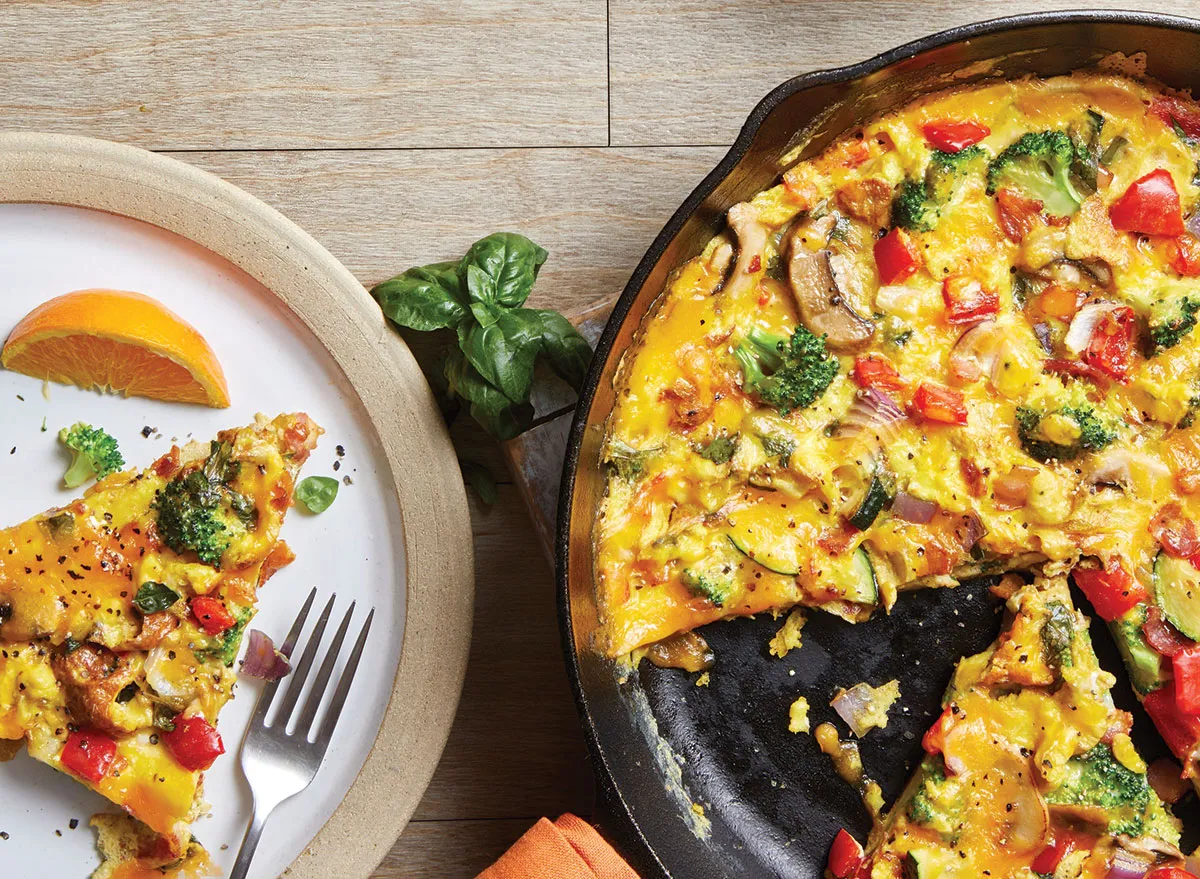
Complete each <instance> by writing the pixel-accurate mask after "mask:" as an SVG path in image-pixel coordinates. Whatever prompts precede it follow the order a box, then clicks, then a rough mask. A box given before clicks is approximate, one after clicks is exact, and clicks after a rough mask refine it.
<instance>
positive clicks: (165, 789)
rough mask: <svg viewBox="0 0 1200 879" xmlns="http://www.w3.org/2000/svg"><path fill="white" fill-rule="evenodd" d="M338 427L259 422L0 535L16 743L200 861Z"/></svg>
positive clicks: (2, 610)
mask: <svg viewBox="0 0 1200 879" xmlns="http://www.w3.org/2000/svg"><path fill="white" fill-rule="evenodd" d="M320 434H321V429H320V428H319V427H318V426H317V425H316V424H315V423H314V422H313V421H312V419H310V418H309V417H308V416H307V415H304V414H296V415H280V416H278V417H276V418H275V419H273V420H269V419H267V418H265V417H264V416H261V415H260V416H258V418H257V419H256V421H255V423H254V424H252V425H250V426H248V427H242V428H237V429H234V430H227V431H222V432H221V433H220V434H218V436H217V438H216V440H214V441H213V442H212V443H211V444H200V443H194V444H192V445H190V446H189V447H187V448H185V449H183V450H180V449H179V448H172V449H171V451H170V452H168V453H167V454H166V455H164V456H163V457H162V458H160V459H159V460H158V461H156V462H155V463H154V464H153V465H151V466H150V467H149V468H148V469H147V470H145V471H143V472H140V473H139V472H136V471H128V472H125V473H118V474H113V475H112V476H109V477H107V478H106V479H104V480H102V481H101V482H99V483H97V484H96V485H95V486H93V487H92V488H91V489H89V490H88V491H87V492H85V493H84V495H83V497H82V498H80V499H79V500H76V501H74V502H73V503H71V504H68V505H67V506H65V507H61V508H59V509H53V510H49V511H47V512H45V513H42V514H40V515H38V516H35V517H33V518H32V519H30V520H28V521H26V522H24V523H22V524H20V525H16V526H14V527H12V528H8V529H6V530H4V531H0V620H2V621H0V738H2V739H10V740H14V739H24V741H25V744H26V748H27V750H28V752H29V754H30V755H31V756H33V757H35V758H37V759H38V760H41V761H42V762H44V763H47V764H49V765H50V766H53V767H55V768H56V769H60V770H62V771H64V772H67V773H68V774H70V775H72V776H73V777H75V778H76V779H77V780H79V781H80V782H81V783H83V784H86V785H87V786H88V787H90V788H92V789H93V790H95V791H97V792H98V793H100V794H102V795H103V796H105V797H107V798H108V799H109V800H111V801H112V802H114V803H116V804H117V805H119V806H121V807H122V808H123V809H124V810H125V811H126V812H128V813H129V814H130V815H132V816H133V817H134V818H136V819H138V821H140V822H142V823H143V824H144V825H145V826H146V828H148V829H149V831H150V832H151V833H153V834H156V835H157V836H158V837H160V838H161V840H162V845H161V846H160V850H161V854H162V855H163V857H164V859H165V860H167V861H170V860H176V859H179V858H181V857H183V856H184V855H185V854H187V852H188V851H189V848H190V846H191V840H192V837H191V832H190V829H189V824H190V822H191V821H192V820H193V819H194V818H195V817H196V816H197V814H198V813H199V812H200V811H201V810H202V808H203V802H202V800H201V782H202V778H203V772H204V770H205V769H207V768H208V767H209V766H210V765H211V763H212V761H213V760H214V759H215V757H216V756H217V755H218V754H219V753H221V751H222V750H223V746H222V745H221V742H220V738H219V736H218V734H217V732H216V729H215V725H216V722H217V715H218V713H219V712H220V710H221V708H222V707H223V706H224V704H225V703H226V702H227V701H228V700H229V698H230V696H231V695H232V688H233V683H234V679H235V673H234V671H233V668H232V666H233V663H234V660H235V658H236V656H237V651H238V646H239V644H240V641H241V638H242V634H243V632H244V631H245V629H246V626H247V624H248V623H249V621H250V619H251V618H252V617H253V615H254V612H255V608H256V604H257V590H258V587H259V586H260V585H261V584H262V583H263V582H265V580H266V579H267V578H269V577H270V576H271V575H272V574H273V573H274V572H275V571H276V570H278V568H279V567H280V566H282V565H284V564H287V563H288V562H290V561H291V559H292V555H291V552H290V550H289V549H288V548H287V545H286V544H285V543H284V542H283V541H281V540H280V539H279V531H280V526H281V525H282V524H283V520H284V516H285V514H286V512H287V509H288V507H289V506H290V505H291V503H292V494H293V488H294V485H295V480H296V475H297V473H298V472H299V469H300V467H301V465H302V464H303V463H304V461H305V460H306V459H307V458H308V456H309V454H310V452H311V451H312V450H313V448H314V447H315V446H316V442H317V438H318V437H319V436H320Z"/></svg>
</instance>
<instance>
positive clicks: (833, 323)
mask: <svg viewBox="0 0 1200 879" xmlns="http://www.w3.org/2000/svg"><path fill="white" fill-rule="evenodd" d="M831 256H832V254H831V253H830V252H829V251H828V250H818V251H816V252H815V253H814V252H813V251H810V250H809V249H808V248H806V247H805V246H804V244H803V243H802V242H801V241H799V240H798V239H797V238H796V236H795V235H793V236H792V256H791V260H790V261H789V262H788V281H789V282H790V285H791V289H792V295H793V296H794V297H795V298H796V306H797V307H798V308H799V309H800V320H801V321H802V322H803V323H804V325H805V326H806V327H808V329H809V330H811V331H812V332H813V333H815V334H816V335H818V336H822V335H823V336H825V337H826V339H825V341H826V344H827V345H829V347H830V348H831V349H833V350H834V351H852V350H854V349H856V348H861V347H862V346H863V345H865V344H866V343H867V342H868V341H870V339H871V336H872V335H873V334H874V333H875V324H874V323H872V322H871V321H870V320H869V319H867V318H865V317H863V316H862V315H861V314H859V313H858V312H856V311H855V310H854V309H853V308H852V307H851V306H850V304H849V303H848V302H847V301H846V297H845V295H844V294H843V292H842V290H841V288H840V287H839V286H838V282H837V276H836V275H835V274H834V270H833V264H832V263H831V262H830V257H831Z"/></svg>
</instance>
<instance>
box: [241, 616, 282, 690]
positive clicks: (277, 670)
mask: <svg viewBox="0 0 1200 879" xmlns="http://www.w3.org/2000/svg"><path fill="white" fill-rule="evenodd" d="M291 670H292V667H291V664H290V663H289V662H288V659H287V657H286V656H284V655H283V654H282V653H280V652H279V651H278V650H276V649H275V644H274V642H272V641H271V639H270V638H269V637H267V636H266V635H265V634H263V633H262V632H260V631H259V630H258V629H251V630H250V641H249V644H248V646H247V647H246V658H245V659H244V660H243V661H242V674H246V675H249V676H250V677H252V678H262V679H263V680H265V681H277V680H279V679H280V678H282V677H284V676H285V675H287V673H288V672H290V671H291Z"/></svg>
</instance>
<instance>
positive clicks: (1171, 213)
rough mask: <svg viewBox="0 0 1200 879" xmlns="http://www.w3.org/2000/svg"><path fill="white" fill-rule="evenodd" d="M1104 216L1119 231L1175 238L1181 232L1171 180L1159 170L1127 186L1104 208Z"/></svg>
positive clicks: (1162, 170) (1178, 210) (1180, 211)
mask: <svg viewBox="0 0 1200 879" xmlns="http://www.w3.org/2000/svg"><path fill="white" fill-rule="evenodd" d="M1108 217H1109V219H1110V220H1112V224H1113V228H1114V229H1118V230H1120V231H1122V232H1143V233H1145V234H1146V235H1170V236H1176V235H1182V234H1183V233H1184V231H1185V230H1184V225H1183V209H1182V207H1181V206H1180V204H1179V192H1178V191H1176V189H1175V179H1174V178H1173V177H1172V176H1171V172H1170V171H1167V170H1165V169H1163V168H1159V169H1158V170H1156V171H1151V172H1150V173H1149V174H1147V175H1145V176H1144V177H1139V178H1138V179H1137V180H1135V181H1133V182H1132V183H1130V184H1129V188H1128V189H1126V190H1125V193H1124V194H1123V195H1122V196H1121V197H1120V198H1118V199H1117V200H1116V201H1115V202H1113V203H1112V206H1111V207H1110V208H1109V209H1108Z"/></svg>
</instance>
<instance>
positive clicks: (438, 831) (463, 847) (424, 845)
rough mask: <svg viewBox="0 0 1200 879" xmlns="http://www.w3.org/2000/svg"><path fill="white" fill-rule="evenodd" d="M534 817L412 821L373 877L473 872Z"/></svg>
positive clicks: (427, 877) (442, 878)
mask: <svg viewBox="0 0 1200 879" xmlns="http://www.w3.org/2000/svg"><path fill="white" fill-rule="evenodd" d="M539 817H540V816H539ZM556 817H557V816H556ZM535 820H536V819H533V818H531V819H528V820H526V819H524V818H516V819H511V818H510V819H499V820H485V821H414V822H413V823H411V824H409V825H408V830H406V831H405V832H404V835H403V836H401V837H400V839H399V841H398V842H397V843H396V845H395V847H394V848H393V849H392V850H391V852H389V853H388V855H387V857H386V858H384V859H383V863H381V864H380V865H379V870H378V872H377V873H376V874H375V876H374V877H373V879H459V877H466V876H474V875H475V874H476V873H478V872H479V871H480V870H482V869H484V868H485V867H487V866H488V865H489V864H491V863H492V862H493V861H494V860H496V858H498V857H500V855H502V854H504V852H505V850H507V849H508V847H509V846H510V845H512V844H513V842H514V841H515V840H516V839H517V837H519V836H520V835H521V834H522V833H524V832H525V831H526V830H528V829H529V827H530V825H532V824H533V823H534V821H535ZM529 879H553V877H540V876H539V877H533V876H531V877H529Z"/></svg>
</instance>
